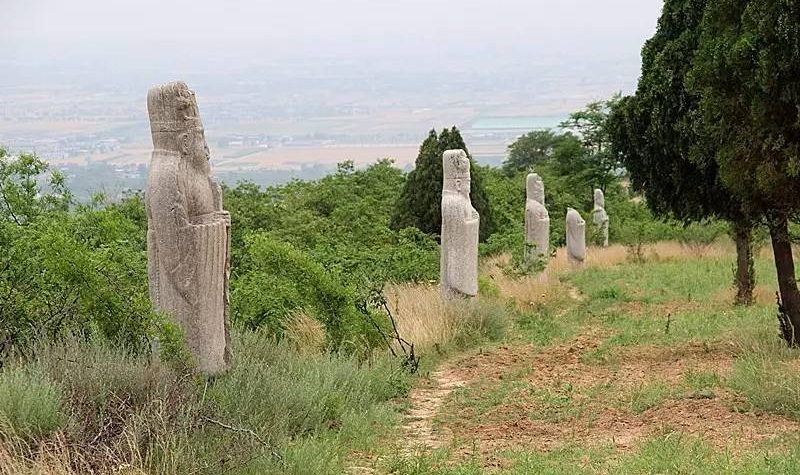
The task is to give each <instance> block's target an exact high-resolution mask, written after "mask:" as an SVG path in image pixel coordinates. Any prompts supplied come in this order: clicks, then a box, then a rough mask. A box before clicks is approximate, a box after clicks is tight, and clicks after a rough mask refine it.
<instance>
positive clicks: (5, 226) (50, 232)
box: [0, 152, 157, 362]
mask: <svg viewBox="0 0 800 475" xmlns="http://www.w3.org/2000/svg"><path fill="white" fill-rule="evenodd" d="M0 155H2V156H0V196H2V197H1V198H0V201H2V203H3V207H2V211H0V248H2V249H3V252H2V253H0V362H2V359H3V356H5V355H6V354H7V353H8V352H9V351H10V350H11V349H12V348H14V347H19V346H26V345H29V344H32V343H34V342H36V341H37V340H40V339H46V340H54V339H58V338H62V337H64V336H67V335H78V336H81V337H84V338H89V337H93V336H97V337H100V338H105V339H108V340H111V341H113V342H114V343H116V344H122V345H124V346H126V347H128V348H129V349H130V350H147V348H148V345H147V343H148V335H149V334H150V332H151V331H152V330H153V328H154V324H155V323H156V322H157V320H156V316H155V315H154V313H153V311H152V309H151V305H150V300H149V297H148V292H147V277H146V276H147V270H146V269H147V266H146V256H145V253H144V252H143V250H142V245H143V243H144V233H145V230H144V229H142V228H140V227H139V226H138V225H137V223H135V222H133V221H131V220H130V219H128V218H127V217H126V216H125V215H124V214H123V213H121V212H120V210H119V209H115V208H111V207H109V208H104V207H97V206H95V205H98V206H99V205H100V203H95V205H86V206H76V207H74V208H73V209H68V207H69V201H70V196H71V195H70V193H69V191H68V190H67V188H66V186H65V184H64V181H63V177H62V176H61V175H59V174H57V173H49V172H48V169H47V165H46V164H45V163H44V162H42V161H41V160H39V158H37V157H36V156H34V155H22V156H21V157H19V158H14V159H12V158H11V157H9V156H8V155H7V154H6V153H5V152H3V153H1V154H0ZM42 183H44V184H48V186H49V188H50V189H49V191H48V190H45V189H43V188H42V186H41V185H40V184H42Z"/></svg>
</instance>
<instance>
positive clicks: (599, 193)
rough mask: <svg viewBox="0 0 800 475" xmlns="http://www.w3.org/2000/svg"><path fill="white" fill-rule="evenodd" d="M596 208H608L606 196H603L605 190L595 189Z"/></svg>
mask: <svg viewBox="0 0 800 475" xmlns="http://www.w3.org/2000/svg"><path fill="white" fill-rule="evenodd" d="M594 207H595V208H605V207H606V195H605V194H603V190H601V189H600V188H595V189H594Z"/></svg>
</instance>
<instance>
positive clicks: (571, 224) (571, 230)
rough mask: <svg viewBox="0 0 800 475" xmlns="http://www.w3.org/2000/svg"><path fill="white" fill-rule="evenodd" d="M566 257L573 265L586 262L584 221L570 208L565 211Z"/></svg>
mask: <svg viewBox="0 0 800 475" xmlns="http://www.w3.org/2000/svg"><path fill="white" fill-rule="evenodd" d="M567 256H568V257H569V261H570V262H571V263H573V264H579V265H580V264H583V261H584V260H586V221H584V219H583V218H581V215H580V213H578V212H577V211H576V210H574V209H572V208H569V209H568V210H567Z"/></svg>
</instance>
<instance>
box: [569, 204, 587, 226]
mask: <svg viewBox="0 0 800 475" xmlns="http://www.w3.org/2000/svg"><path fill="white" fill-rule="evenodd" d="M585 224H586V221H584V219H583V218H582V217H581V214H580V213H578V211H577V210H576V209H575V208H567V227H568V228H569V226H583V225H585Z"/></svg>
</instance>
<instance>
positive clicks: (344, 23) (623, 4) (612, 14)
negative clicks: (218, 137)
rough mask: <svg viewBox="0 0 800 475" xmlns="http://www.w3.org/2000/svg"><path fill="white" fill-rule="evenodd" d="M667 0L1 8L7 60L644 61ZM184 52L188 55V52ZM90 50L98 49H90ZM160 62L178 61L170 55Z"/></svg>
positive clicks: (78, 0) (198, 1)
mask: <svg viewBox="0 0 800 475" xmlns="http://www.w3.org/2000/svg"><path fill="white" fill-rule="evenodd" d="M661 5H662V1H661V0H459V1H454V0H394V1H390V2H387V1H384V0H288V1H284V0H280V1H277V0H266V1H256V0H213V1H206V0H125V1H123V0H69V1H67V0H0V19H2V20H0V21H2V27H1V28H0V43H2V45H3V46H2V47H0V48H2V49H3V50H5V52H8V51H9V50H11V51H12V52H13V50H14V49H17V50H23V49H26V48H32V45H34V44H37V43H38V44H45V47H47V48H50V49H52V50H57V49H59V48H63V49H69V48H72V47H74V45H81V47H80V49H87V46H86V45H91V48H94V49H96V50H98V51H102V50H103V48H105V47H115V48H119V47H120V46H119V45H121V44H128V45H139V46H141V45H143V44H145V43H152V42H158V43H161V44H163V45H164V46H165V47H167V48H169V46H170V45H175V46H176V47H177V45H185V44H194V45H196V46H197V47H198V48H204V49H214V47H215V46H219V47H224V48H225V49H228V50H230V49H231V48H234V49H240V50H243V51H248V52H250V51H260V52H263V54H264V55H279V53H280V52H281V51H282V52H288V53H289V54H294V53H295V52H298V51H302V52H308V53H319V54H322V55H339V54H342V53H347V52H356V53H358V52H367V53H380V52H381V50H386V51H387V52H396V53H411V54H413V53H414V52H415V51H416V50H419V49H422V48H427V49H429V50H439V51H440V52H442V53H451V52H458V51H461V50H468V49H470V48H475V47H481V48H485V49H487V50H489V51H492V50H497V51H503V50H508V49H515V48H516V49H521V50H526V49H528V50H538V49H540V48H546V49H547V50H549V51H562V50H563V51H572V52H580V53H584V54H598V55H604V56H612V57H613V56H614V55H615V50H624V51H625V53H626V54H627V53H630V51H634V52H638V51H639V49H640V48H641V44H642V42H643V41H644V39H646V38H647V37H649V36H650V35H652V33H653V31H654V29H655V24H656V20H657V18H658V16H659V13H660V9H661ZM182 47H184V46H182ZM91 48H89V49H91ZM161 53H164V54H169V53H168V52H166V51H161Z"/></svg>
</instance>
